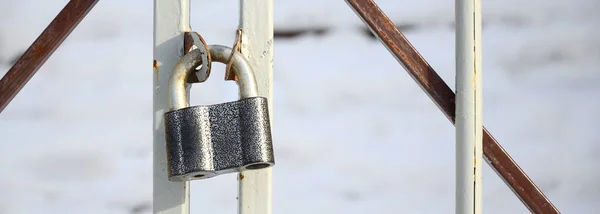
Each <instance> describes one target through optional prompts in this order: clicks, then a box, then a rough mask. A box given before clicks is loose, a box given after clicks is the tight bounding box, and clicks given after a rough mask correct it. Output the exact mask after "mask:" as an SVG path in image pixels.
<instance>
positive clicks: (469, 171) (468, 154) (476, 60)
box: [455, 0, 483, 214]
mask: <svg viewBox="0 0 600 214" xmlns="http://www.w3.org/2000/svg"><path fill="white" fill-rule="evenodd" d="M455 16H456V213H457V214H480V213H481V212H482V207H481V178H482V175H481V172H482V171H481V167H482V162H483V159H482V156H483V150H482V134H483V133H482V124H481V116H482V111H481V103H482V100H481V98H482V94H481V73H482V72H481V0H456V2H455Z"/></svg>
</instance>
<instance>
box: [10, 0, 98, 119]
mask: <svg viewBox="0 0 600 214" xmlns="http://www.w3.org/2000/svg"><path fill="white" fill-rule="evenodd" d="M96 3H98V0H71V1H69V3H67V5H66V6H65V7H64V8H63V9H62V10H61V11H60V13H58V15H56V17H55V18H54V20H52V22H50V24H49V25H48V27H46V29H45V30H44V31H43V32H42V34H40V36H38V38H37V39H36V40H35V41H34V42H33V44H31V46H29V48H28V49H27V50H26V51H25V53H23V55H22V56H21V58H19V60H17V62H16V63H15V64H14V65H13V66H12V67H11V68H10V70H8V72H7V73H6V74H5V75H4V77H2V79H1V80H0V112H2V111H3V110H4V108H6V106H7V105H8V103H10V101H11V100H12V99H13V98H14V97H15V96H16V95H17V93H19V91H21V89H22V88H23V86H25V84H27V82H28V81H29V80H30V79H31V77H33V75H35V73H36V72H37V71H38V70H39V69H40V67H42V65H43V64H44V63H45V62H46V60H47V59H48V58H49V57H50V56H51V55H52V53H54V51H55V50H56V49H57V48H58V47H59V46H60V44H62V42H63V41H64V40H65V39H66V38H67V36H69V34H71V32H72V31H73V29H75V27H77V25H78V24H79V22H81V20H83V18H85V16H86V15H87V14H88V12H89V11H90V10H92V8H93V7H94V5H96Z"/></svg>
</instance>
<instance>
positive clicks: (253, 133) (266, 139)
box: [164, 45, 275, 182]
mask: <svg viewBox="0 0 600 214" xmlns="http://www.w3.org/2000/svg"><path fill="white" fill-rule="evenodd" d="M209 51H210V56H211V58H212V61H213V62H215V61H217V62H221V63H227V61H228V60H229V57H230V55H231V53H232V49H231V48H229V47H225V46H220V45H211V46H209ZM200 55H201V50H200V49H195V50H192V51H191V52H189V53H188V54H186V55H184V56H183V57H182V58H181V59H180V60H179V61H178V62H177V64H176V65H175V68H174V69H173V73H172V74H171V77H170V79H169V100H170V111H169V112H166V113H165V114H164V123H165V135H166V141H167V145H166V146H167V165H168V166H167V167H168V173H169V180H170V181H177V182H179V181H189V180H197V179H206V178H210V177H214V176H217V175H221V174H225V173H232V172H240V171H243V170H255V169H262V168H267V167H271V166H273V165H274V164H275V160H274V155H273V145H272V137H271V127H270V123H269V112H268V102H267V98H265V97H260V96H258V93H257V88H256V87H257V86H256V80H255V78H254V73H253V72H252V69H251V67H250V64H249V63H248V62H247V60H246V58H245V57H244V56H243V55H242V54H241V53H235V54H233V58H232V59H231V60H233V61H232V62H231V63H232V64H231V66H232V67H231V69H232V70H233V72H234V73H235V75H236V76H237V81H236V83H237V85H238V89H239V100H237V101H233V102H227V103H221V104H214V105H199V106H193V107H189V104H188V102H187V100H188V94H187V91H188V89H190V87H191V85H190V84H188V83H186V80H187V78H188V76H189V75H194V72H196V67H198V66H199V65H200V64H201V61H202V60H201V58H200Z"/></svg>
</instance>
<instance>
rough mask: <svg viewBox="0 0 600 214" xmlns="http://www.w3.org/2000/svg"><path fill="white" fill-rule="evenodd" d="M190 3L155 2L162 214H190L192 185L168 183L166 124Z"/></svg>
mask: <svg viewBox="0 0 600 214" xmlns="http://www.w3.org/2000/svg"><path fill="white" fill-rule="evenodd" d="M189 4H190V3H189V0H176V1H164V0H154V54H153V55H154V62H153V67H154V69H153V72H152V74H153V78H152V79H153V82H154V86H153V88H152V91H153V95H154V96H153V101H154V108H153V110H154V111H153V112H154V114H153V116H154V120H153V122H154V125H153V127H152V128H153V130H154V149H153V153H154V157H153V190H154V191H153V194H154V195H153V208H154V213H158V214H188V213H189V182H171V181H169V180H168V175H167V163H166V162H167V160H166V142H165V130H164V122H163V114H164V113H165V112H167V111H169V97H168V83H169V77H170V75H171V71H172V70H173V67H174V66H175V63H176V62H177V61H178V60H179V58H181V57H182V56H183V40H184V39H183V38H184V36H183V35H184V32H187V31H190V25H189V14H190V7H189ZM187 99H189V97H188V98H187Z"/></svg>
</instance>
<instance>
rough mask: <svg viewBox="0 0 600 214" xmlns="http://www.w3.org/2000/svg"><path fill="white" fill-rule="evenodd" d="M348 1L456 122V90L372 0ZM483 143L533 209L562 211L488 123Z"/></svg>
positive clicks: (496, 165)
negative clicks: (490, 128)
mask: <svg viewBox="0 0 600 214" xmlns="http://www.w3.org/2000/svg"><path fill="white" fill-rule="evenodd" d="M346 2H347V3H348V5H349V6H350V7H351V8H352V9H353V10H354V12H355V13H356V15H357V16H358V17H359V18H361V20H362V21H363V22H364V23H365V25H367V26H368V27H369V29H370V30H371V32H373V34H375V35H376V36H377V38H378V39H379V41H381V43H382V44H383V45H384V46H385V47H386V48H387V49H388V51H389V52H390V53H391V54H392V55H393V56H394V57H395V58H396V60H398V62H399V63H400V65H402V66H403V67H404V69H406V72H407V73H408V74H409V75H410V76H411V77H412V78H413V79H414V80H415V82H416V83H417V84H418V85H419V86H420V87H421V89H423V91H424V92H425V93H426V94H427V95H428V96H429V98H431V99H432V100H433V101H434V103H435V104H436V105H437V106H438V108H439V109H440V110H441V111H442V112H443V113H444V114H445V115H446V117H447V118H448V120H450V122H452V123H453V124H454V121H455V116H456V112H455V100H454V99H455V98H456V97H455V94H454V92H453V91H452V89H450V87H448V85H447V84H446V83H445V82H444V80H443V79H442V78H441V77H440V76H439V75H438V74H437V73H436V72H435V70H433V68H432V67H431V66H430V65H429V63H427V61H425V59H423V56H421V54H419V52H418V51H417V50H415V47H413V46H412V44H410V42H409V41H408V40H407V39H406V37H405V36H404V35H403V34H402V33H401V32H400V31H399V30H398V28H396V26H394V23H393V22H392V21H391V20H390V19H389V18H388V17H387V16H386V15H385V13H383V11H381V9H380V8H379V7H378V6H377V4H375V2H373V0H346ZM482 144H483V154H484V157H485V160H486V161H487V163H488V164H489V165H490V167H492V169H493V170H494V171H496V173H497V174H498V175H499V176H500V177H501V178H502V180H504V182H505V183H506V185H508V187H510V189H511V190H512V191H513V192H514V193H515V195H516V196H517V197H518V198H519V199H520V200H521V201H522V202H523V204H524V205H525V206H526V207H527V208H528V209H529V210H530V211H531V212H532V213H544V214H558V213H560V212H559V211H558V209H556V207H554V205H553V204H552V202H551V201H550V200H548V198H546V196H545V195H544V193H542V191H540V189H539V188H538V187H537V186H536V185H535V184H534V183H533V181H531V179H530V178H529V177H528V176H527V174H525V172H523V170H522V169H521V168H520V167H519V165H518V164H517V163H516V162H515V161H514V160H513V159H512V158H511V157H510V155H509V154H508V153H507V152H506V151H505V150H504V148H502V145H500V144H499V143H498V141H497V140H496V139H494V137H493V136H492V135H491V134H490V132H489V131H488V130H487V129H486V128H485V127H483V143H482Z"/></svg>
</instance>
